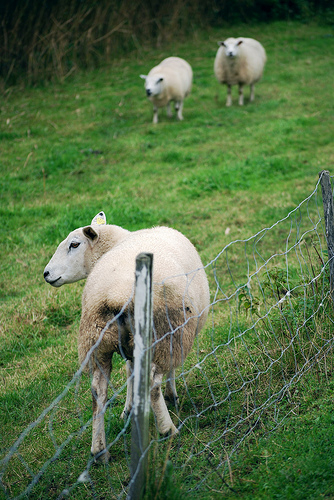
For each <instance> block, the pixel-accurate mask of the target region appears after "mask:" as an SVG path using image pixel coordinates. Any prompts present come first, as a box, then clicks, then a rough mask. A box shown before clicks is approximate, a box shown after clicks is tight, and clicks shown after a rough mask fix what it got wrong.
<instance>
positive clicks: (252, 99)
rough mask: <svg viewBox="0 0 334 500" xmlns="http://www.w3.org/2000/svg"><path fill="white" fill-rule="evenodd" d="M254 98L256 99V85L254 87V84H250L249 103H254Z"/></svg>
mask: <svg viewBox="0 0 334 500" xmlns="http://www.w3.org/2000/svg"><path fill="white" fill-rule="evenodd" d="M254 97H255V85H254V83H251V84H250V98H249V101H250V102H253V101H254Z"/></svg>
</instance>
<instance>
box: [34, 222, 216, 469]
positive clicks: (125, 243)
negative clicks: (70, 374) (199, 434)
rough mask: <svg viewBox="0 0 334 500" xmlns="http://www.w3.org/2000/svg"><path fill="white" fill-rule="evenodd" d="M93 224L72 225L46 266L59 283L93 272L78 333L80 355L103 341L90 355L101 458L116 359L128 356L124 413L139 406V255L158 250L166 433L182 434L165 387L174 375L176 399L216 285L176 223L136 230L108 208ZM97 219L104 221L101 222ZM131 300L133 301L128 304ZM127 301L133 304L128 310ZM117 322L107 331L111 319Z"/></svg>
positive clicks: (155, 387)
mask: <svg viewBox="0 0 334 500" xmlns="http://www.w3.org/2000/svg"><path fill="white" fill-rule="evenodd" d="M97 217H98V220H97V219H96V217H95V218H94V219H93V221H92V224H91V225H90V226H87V227H83V228H79V229H76V230H75V231H72V232H71V233H70V234H69V235H68V237H67V238H66V239H65V240H64V241H63V242H61V243H60V245H59V246H58V248H57V250H56V252H55V254H54V255H53V257H52V258H51V260H50V262H49V263H48V265H47V266H46V267H45V270H44V278H45V280H46V281H47V282H48V283H49V284H50V285H52V286H55V287H59V286H62V285H63V284H66V283H73V282H75V281H78V280H80V279H83V278H86V277H87V282H86V285H85V288H84V291H83V296H82V315H81V322H80V329H79V338H78V351H79V361H80V363H82V362H83V361H84V360H85V358H86V356H87V353H88V352H89V351H90V349H91V348H92V347H93V346H94V345H95V344H96V343H97V341H98V340H100V341H99V343H98V345H97V347H96V348H95V350H94V351H93V354H92V355H91V357H90V368H91V370H92V375H93V380H92V398H93V437H92V447H91V452H92V454H93V455H94V456H95V457H96V460H99V461H102V462H105V461H107V460H108V459H109V452H108V451H107V448H106V438H105V429H104V412H105V409H106V403H107V391H108V383H109V378H110V373H111V368H112V357H113V354H114V353H115V352H116V353H118V354H121V355H122V356H123V357H124V358H126V359H127V374H128V386H127V398H126V403H125V408H124V411H123V413H122V416H123V417H124V416H126V415H127V414H128V413H129V412H130V410H131V407H132V384H133V382H132V377H131V378H130V375H131V373H132V368H133V365H132V363H133V331H132V325H133V324H134V319H133V311H134V307H133V293H134V283H135V259H136V257H137V255H138V254H139V253H141V252H149V253H153V254H154V257H153V325H154V339H155V344H154V352H153V354H152V367H151V405H152V409H153V411H154V413H155V416H156V421H157V426H158V430H159V432H160V433H161V434H166V433H168V432H171V433H172V434H173V433H176V432H178V431H177V429H176V427H175V425H174V424H173V422H172V420H171V417H170V415H169V412H168V410H167V407H166V403H165V400H164V398H163V396H162V392H161V383H162V378H163V375H164V374H167V383H166V391H165V397H166V399H169V400H171V401H172V402H173V401H176V400H177V398H178V396H177V392H176V387H175V368H176V367H177V366H180V365H181V364H182V363H183V362H184V360H185V358H186V356H187V355H188V353H189V352H190V350H191V348H192V345H193V342H194V339H195V336H196V334H198V333H199V332H200V330H201V329H202V328H203V326H204V323H205V321H206V318H207V315H208V307H209V302H210V300H209V287H208V281H207V277H206V274H205V271H204V269H203V266H202V262H201V259H200V257H199V255H198V253H197V251H196V249H195V247H194V246H193V245H192V243H190V241H189V240H188V239H187V238H186V237H185V236H183V234H181V233H180V232H178V231H176V230H174V229H171V228H168V227H154V228H152V229H142V230H140V231H134V232H130V231H127V230H126V229H123V228H121V227H119V226H114V225H107V224H105V216H104V214H103V212H101V213H100V214H98V216H97ZM97 222H102V223H100V224H98V223H97ZM127 304H128V305H127ZM124 306H126V308H125V309H124ZM113 318H116V320H115V321H113V322H112V323H111V324H110V326H109V327H108V329H107V330H106V331H105V333H104V335H103V336H102V339H100V336H101V332H102V330H103V329H104V327H105V325H106V323H107V322H108V321H109V320H112V319H113Z"/></svg>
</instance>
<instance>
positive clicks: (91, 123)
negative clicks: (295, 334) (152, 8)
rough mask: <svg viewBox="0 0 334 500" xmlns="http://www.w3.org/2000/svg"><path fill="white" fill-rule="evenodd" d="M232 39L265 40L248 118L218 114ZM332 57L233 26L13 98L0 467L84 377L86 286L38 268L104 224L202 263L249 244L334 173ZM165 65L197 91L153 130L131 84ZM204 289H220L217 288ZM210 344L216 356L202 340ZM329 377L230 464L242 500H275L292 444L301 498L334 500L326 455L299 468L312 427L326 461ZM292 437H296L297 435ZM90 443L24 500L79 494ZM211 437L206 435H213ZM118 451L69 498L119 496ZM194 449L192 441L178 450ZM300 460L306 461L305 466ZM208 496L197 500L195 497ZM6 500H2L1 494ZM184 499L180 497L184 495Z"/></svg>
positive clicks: (72, 402) (49, 444)
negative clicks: (186, 68) (325, 173)
mask: <svg viewBox="0 0 334 500" xmlns="http://www.w3.org/2000/svg"><path fill="white" fill-rule="evenodd" d="M230 35H235V36H239V35H244V36H250V37H254V38H256V39H258V40H260V41H261V43H262V44H263V45H264V47H265V48H266V51H267V56H268V63H267V66H266V69H265V74H264V78H263V80H262V81H261V82H260V83H259V84H258V85H257V87H256V95H255V102H254V103H252V104H249V102H248V95H249V94H248V89H246V91H245V101H246V102H245V106H244V107H239V106H238V105H237V92H236V89H235V88H234V93H233V101H234V102H233V106H232V107H231V108H226V107H225V99H226V89H225V88H223V87H221V86H219V85H218V83H217V82H216V80H215V78H214V76H213V60H214V57H215V53H216V49H217V41H218V40H221V39H225V38H227V36H230ZM333 50H334V32H333V30H332V29H330V28H328V27H321V26H317V25H313V24H308V25H304V24H298V23H276V24H270V25H261V26H239V27H235V28H234V30H233V33H231V32H229V31H228V30H227V29H224V30H218V29H217V30H209V31H206V32H196V33H194V35H193V36H192V37H191V38H190V39H189V40H187V41H186V42H177V41H175V42H170V43H169V44H166V45H165V46H163V47H161V48H159V49H150V50H149V49H147V48H142V49H141V51H140V56H138V58H136V59H130V58H129V59H126V58H124V59H123V60H119V61H118V62H117V63H115V64H113V65H112V66H110V67H107V68H105V69H101V70H98V71H97V70H96V71H93V72H89V73H86V74H84V73H81V74H80V75H79V76H76V77H74V78H73V79H68V80H67V81H66V82H65V83H64V84H55V85H51V84H50V85H49V86H43V87H34V88H28V89H27V88H25V89H24V88H18V87H11V88H8V89H7V91H6V92H5V93H4V95H3V98H2V104H1V109H0V139H1V161H0V169H1V176H0V183H1V190H0V217H1V224H0V234H1V242H2V244H1V247H0V259H1V276H0V300H1V303H0V304H1V305H0V307H1V322H0V335H1V356H0V372H1V379H2V381H3V382H2V386H1V390H0V419H1V422H2V428H1V430H0V439H1V441H0V446H1V455H2V456H5V454H6V452H7V451H8V449H9V448H10V446H11V445H13V443H14V442H15V441H16V439H17V438H18V437H19V436H20V433H21V432H22V431H23V430H24V429H26V428H27V426H28V425H29V424H30V423H31V422H33V421H34V420H35V419H37V418H38V416H39V415H40V414H41V413H42V411H43V410H44V409H45V408H47V407H48V406H49V405H50V403H51V402H52V401H53V400H54V399H55V398H56V397H57V396H58V395H59V394H61V393H62V391H63V390H64V388H65V387H66V386H67V384H68V383H69V382H70V381H71V380H72V377H73V375H74V373H75V372H76V370H77V369H78V363H77V352H76V336H77V331H78V326H79V320H80V300H81V292H82V289H83V286H84V283H83V282H79V283H76V284H73V285H71V286H68V287H63V288H61V289H59V290H55V289H51V288H50V287H49V286H48V285H46V283H45V282H44V280H43V269H44V266H45V265H46V264H47V262H48V260H49V259H50V257H51V256H52V254H53V252H54V250H55V248H56V246H57V244H58V243H59V242H60V241H61V240H62V239H64V238H65V237H66V236H67V234H68V232H69V231H70V230H72V229H74V228H76V227H79V226H83V225H86V224H89V223H90V221H91V219H92V218H93V216H94V215H95V214H96V213H97V212H98V211H100V210H104V212H105V213H106V215H107V219H108V222H110V223H114V224H118V225H120V226H124V227H126V228H127V229H130V230H136V229H140V228H144V227H149V226H152V225H158V224H159V225H169V226H172V227H175V228H176V229H179V230H180V231H182V232H183V233H184V234H185V235H187V236H188V237H189V238H190V240H191V241H192V242H193V243H194V244H195V246H196V247H197V248H198V250H199V252H200V255H201V257H202V260H203V263H205V264H206V263H208V262H210V261H211V260H212V259H214V258H215V257H216V255H217V254H218V252H220V251H221V250H222V249H223V248H224V246H225V245H227V244H228V243H229V242H231V241H234V240H237V239H245V238H248V237H249V236H251V235H252V234H254V233H256V232H258V231H259V230H260V229H262V228H263V227H267V226H270V225H272V224H273V223H275V222H276V221H277V220H279V219H281V218H283V217H284V216H285V215H286V214H287V213H288V212H289V211H290V210H292V209H293V208H294V207H295V206H296V205H298V204H299V203H300V202H301V201H302V200H303V199H304V198H305V197H306V196H308V195H309V194H310V192H311V191H312V190H313V189H314V186H315V184H316V182H317V179H318V173H319V171H321V170H323V169H329V170H331V165H332V163H333V160H334V152H333V128H334V127H333V117H334V104H333V77H334V69H333V64H332V61H333V57H332V54H333ZM169 55H178V56H180V57H184V58H186V59H187V60H188V61H189V62H190V64H191V65H192V67H193V70H194V85H193V90H192V93H191V95H190V96H189V98H188V99H187V100H186V101H185V105H184V113H183V115H184V121H183V122H176V120H175V117H173V118H171V119H169V118H167V117H166V114H165V111H163V112H160V118H159V124H158V125H156V126H154V125H153V124H152V106H151V105H150V103H149V102H148V101H147V100H146V98H145V93H144V88H143V81H142V80H140V79H139V74H141V73H147V72H148V71H149V69H150V68H151V67H152V66H153V65H155V64H156V63H158V62H159V61H160V60H161V59H162V58H164V57H167V56H169ZM227 229H228V230H227ZM279 236H283V238H284V237H285V238H286V237H287V234H285V235H277V238H279ZM278 244H279V243H278V239H277V241H272V246H273V250H275V248H276V246H278ZM210 285H211V288H212V291H214V282H213V277H212V276H210ZM222 326H223V325H222ZM327 333H328V332H327ZM206 335H207V343H208V344H210V327H208V329H207V332H206ZM328 367H329V368H328V370H329V371H327V372H326V376H322V375H321V376H320V378H318V379H316V380H315V379H314V374H313V372H312V373H311V375H309V378H308V379H307V381H305V383H304V384H305V386H304V389H303V388H301V389H300V391H301V392H302V394H303V395H302V396H301V398H302V401H303V404H302V405H301V409H300V416H299V417H298V419H299V420H298V421H297V423H292V424H291V428H290V427H289V424H288V423H286V426H287V427H285V428H284V430H282V429H281V430H279V431H278V433H277V435H276V434H275V433H273V434H272V435H271V436H272V437H271V438H270V440H269V441H268V442H264V443H263V441H261V440H259V442H256V438H255V441H254V440H253V441H252V442H250V444H249V445H245V446H246V448H245V450H243V451H242V452H241V453H240V455H238V458H236V459H235V460H236V463H235V464H232V466H231V467H232V469H231V470H232V472H231V474H232V476H231V477H232V480H234V487H233V489H234V490H235V491H237V492H238V494H239V495H241V493H242V494H244V495H245V498H246V497H247V494H249V495H250V496H249V498H280V493H279V492H277V491H278V488H279V487H278V486H277V485H278V484H279V483H278V482H277V481H278V479H277V474H276V472H275V470H274V472H272V469H271V466H272V464H273V463H274V464H275V467H276V466H277V470H280V471H281V470H283V466H282V468H281V465H279V464H282V463H283V462H284V461H285V460H286V455H284V453H283V455H284V456H283V455H282V454H280V453H279V450H283V449H284V447H285V446H289V444H290V445H291V443H292V442H293V441H292V438H291V440H290V441H289V443H287V444H286V441H285V440H286V439H287V436H289V435H294V436H295V439H296V443H295V445H294V446H293V449H289V450H288V451H287V452H286V453H287V454H289V456H290V455H291V461H289V464H295V465H294V466H293V471H294V472H291V468H290V469H289V467H288V466H287V467H286V469H284V470H286V471H287V475H286V476H285V477H286V478H287V479H286V480H287V481H289V482H291V484H292V485H297V480H298V481H299V478H300V477H303V478H304V483H305V484H307V485H311V483H312V485H313V486H312V488H313V489H312V495H313V496H309V498H319V497H320V496H321V495H322V494H323V493H326V494H327V496H328V497H330V498H331V495H332V496H334V490H333V485H332V484H331V478H330V477H329V475H328V474H327V472H326V471H328V470H330V467H332V463H333V462H332V460H333V452H332V450H331V449H330V447H328V448H325V449H326V450H327V451H326V457H324V460H323V462H320V458H319V461H318V462H316V465H315V462H314V461H312V460H309V459H308V458H307V457H309V456H310V453H311V451H310V450H311V449H312V446H313V442H312V441H311V437H310V438H309V437H308V440H307V442H306V440H305V435H306V433H307V435H309V432H308V429H309V428H310V426H311V427H312V436H313V437H314V442H317V443H318V444H317V445H316V446H317V448H316V449H319V450H320V449H321V447H322V446H323V445H322V444H321V443H322V440H321V432H323V431H322V430H321V429H322V428H325V429H326V428H327V426H328V429H329V430H328V432H329V433H330V432H332V431H331V430H330V429H331V428H332V427H331V426H330V423H332V420H331V419H332V415H333V413H331V412H332V409H331V408H332V406H331V405H330V404H328V401H329V400H331V401H332V399H331V398H332V396H331V392H330V390H331V388H332V385H330V384H332V382H331V378H330V377H331V374H332V373H333V371H332V358H331V359H328ZM114 373H115V379H114V384H115V387H116V389H117V390H118V389H119V388H120V387H121V386H122V384H123V383H124V382H125V373H124V368H123V362H122V360H120V359H118V360H116V359H115V364H114ZM89 387H90V382H89V377H84V378H83V379H82V380H81V381H80V385H79V384H78V386H76V385H75V384H74V385H73V386H72V387H71V388H70V389H69V392H68V394H67V396H66V397H65V398H64V399H63V400H62V401H61V403H60V404H59V405H58V406H57V409H55V410H53V411H52V412H51V413H50V414H49V415H48V416H47V417H46V418H45V419H43V420H42V422H41V425H39V426H38V427H36V429H34V430H33V431H32V432H31V433H30V434H29V438H28V439H27V440H25V441H24V443H23V445H22V447H21V448H20V453H21V459H20V457H16V458H14V459H13V461H12V466H11V468H10V470H9V471H8V470H7V472H6V474H5V476H4V477H3V478H2V481H3V484H4V485H5V487H6V488H7V493H6V494H7V497H9V498H12V497H14V496H15V495H18V494H19V493H20V492H21V491H23V488H24V485H27V484H28V483H29V481H30V479H29V473H28V472H27V468H26V467H25V465H24V464H23V463H24V461H29V467H30V469H31V473H32V474H36V473H37V471H38V470H39V468H40V467H41V466H42V464H43V463H45V461H46V460H47V459H48V458H49V457H50V456H52V453H54V451H55V442H57V443H58V445H59V444H60V443H61V442H63V441H64V440H65V439H66V438H67V437H68V435H69V434H70V433H72V432H73V433H74V432H77V431H78V429H79V428H80V425H82V423H83V422H86V421H88V420H89V418H90V417H91V402H90V388H89ZM320 387H321V390H320ZM303 391H304V392H303ZM122 398H123V399H124V391H123V394H122V396H121V397H119V398H117V399H116V400H115V402H114V403H115V405H114V407H113V408H111V409H110V413H109V416H108V418H109V420H108V422H109V424H108V432H109V437H110V440H112V439H114V438H115V436H116V435H117V433H119V432H121V431H122V428H123V424H122V422H119V419H115V418H111V417H112V415H113V412H115V414H116V415H119V414H120V412H121V408H122V404H123V399H122ZM185 405H186V403H185ZM78 406H79V407H80V412H78ZM310 407H312V411H311V412H310ZM185 408H187V407H186V406H185ZM318 418H320V420H317V419H318ZM312 419H313V420H312ZM310 422H311V423H310ZM322 424H323V425H322ZM301 425H303V426H304V427H303V428H305V432H299V430H298V429H299V426H301ZM331 425H332V424H331ZM294 429H297V430H296V431H295V430H294ZM318 430H319V432H317V431H318ZM285 431H286V433H285ZM90 432H91V429H90V427H88V429H87V430H83V431H82V432H81V433H80V434H79V435H78V436H77V437H76V438H75V440H74V444H73V441H72V443H71V444H70V445H69V446H68V447H67V448H66V450H65V451H64V453H63V455H62V457H65V458H63V459H62V460H59V461H56V462H55V464H53V466H52V467H51V469H50V468H47V470H46V472H45V474H44V476H43V481H42V482H41V483H40V486H37V489H35V490H34V493H33V498H58V497H59V495H60V492H61V491H62V489H63V488H65V487H69V485H71V484H74V483H75V481H76V480H77V478H78V476H79V474H80V473H81V472H82V463H83V461H84V463H86V462H87V460H88V459H89V446H90V445H89V442H90ZM207 432H208V434H210V432H211V433H212V432H213V431H212V428H209V429H208V431H207ZM203 438H204V435H203ZM123 439H124V443H125V444H126V443H127V439H128V438H127V435H125V437H124V438H123V437H122V439H121V440H120V441H119V442H118V445H117V446H116V447H115V451H114V455H113V459H114V462H113V463H112V465H110V467H109V468H106V470H103V471H102V470H101V469H99V470H95V469H94V470H92V477H93V479H92V482H90V483H82V484H80V485H79V486H78V487H77V488H76V489H74V490H73V491H72V493H71V498H75V499H79V498H103V495H104V494H107V493H106V492H109V491H110V489H112V491H114V493H115V495H117V494H119V493H120V491H121V489H122V484H123V482H124V481H126V478H127V476H128V470H127V463H126V460H125V458H124V456H125V455H126V453H124V443H123ZM187 439H189V441H187ZM191 439H192V438H191V436H188V437H185V440H186V441H185V442H186V443H187V445H188V444H189V443H191V442H192V441H191ZM201 439H202V437H201ZM277 440H279V444H278V445H277V446H276V445H275V443H276V442H277ZM307 443H309V444H307ZM304 444H305V446H304ZM187 445H186V447H187ZM247 446H248V447H247ZM257 447H259V448H257ZM265 450H267V451H265ZM299 450H302V451H301V452H300V453H302V454H303V455H304V456H305V457H306V458H305V461H301V462H299ZM167 452H168V450H167V451H166V450H165V449H164V448H163V449H160V448H157V449H156V450H154V452H152V453H155V454H156V457H158V458H157V463H159V464H160V463H161V464H163V463H164V457H165V455H166V453H167ZM175 453H176V454H177V452H175ZM192 453H195V451H194V450H192ZM265 453H267V454H268V458H267V459H266V458H263V457H265V456H267V455H265ZM255 455H257V456H260V457H262V458H261V459H259V460H257V461H253V462H252V460H251V459H250V458H249V457H250V456H252V457H254V456H255ZM22 457H23V458H22ZM271 457H274V459H273V460H272V459H271ZM330 457H331V458H330ZM330 461H331V462H330ZM316 466H317V467H318V466H319V468H321V470H323V471H324V472H323V482H322V483H316V484H315V485H314V484H313V482H312V478H311V476H312V474H313V473H315V467H316ZM162 467H163V466H162ZM191 467H196V469H195V471H193V473H194V476H196V475H197V476H198V478H201V474H202V470H203V469H205V468H207V467H209V465H208V462H205V461H204V463H202V462H201V461H200V460H199V461H198V463H196V466H195V465H194V464H193V463H192V465H191ZM197 467H198V469H197ZM303 467H307V470H304V469H303ZM298 470H301V471H302V472H301V473H300V474H302V476H301V475H300V474H299V473H298ZM159 471H160V469H159ZM264 471H265V472H264ZM296 471H297V472H296ZM179 472H180V471H178V470H177V469H175V470H174V476H175V481H174V480H173V483H174V482H175V483H177V480H178V477H179V478H180V481H181V482H182V481H183V479H182V474H184V473H185V472H184V471H182V472H180V475H179ZM159 474H160V472H159ZM252 474H253V475H252ZM264 474H265V477H266V483H265V485H264V483H263V481H264V480H263V477H264ZM61 478H63V479H61ZM64 478H65V479H64ZM246 479H247V481H249V482H248V483H247V482H246ZM283 479H284V478H283ZM226 480H228V477H226ZM237 480H238V481H239V486H238V487H236V483H235V481H237ZM243 481H244V482H243ZM232 482H233V481H231V482H230V481H229V484H232ZM245 484H246V485H247V488H245ZM180 487H181V486H180ZM203 488H204V491H206V494H207V495H208V496H207V498H219V497H220V495H221V493H219V492H220V491H222V492H224V494H228V492H229V494H230V495H233V494H234V492H233V491H231V490H229V489H228V488H227V487H226V485H225V484H224V483H222V480H221V477H220V475H219V474H217V475H216V483H215V481H214V480H213V482H212V481H211V484H210V488H207V487H206V485H203ZM203 488H202V490H200V491H199V492H198V495H199V497H198V498H204V496H203V495H204V492H203ZM292 488H294V486H292ZM310 488H311V486H310ZM166 491H167V490H166ZM215 491H216V492H217V493H215ZM291 491H292V492H290V493H286V495H285V496H284V495H283V494H282V495H283V496H281V498H294V499H295V498H305V496H304V497H303V494H304V495H306V493H305V490H301V493H300V496H298V495H297V494H295V496H293V491H296V490H295V489H292V490H291ZM175 494H176V495H177V489H176V493H175ZM1 495H5V493H4V492H3V493H2V492H1V489H0V498H2V497H1ZM182 495H183V497H182V498H185V495H186V493H185V492H184V493H182ZM193 495H194V493H193ZM275 495H276V496H275ZM289 495H290V496H289ZM175 498H177V496H176V497H175Z"/></svg>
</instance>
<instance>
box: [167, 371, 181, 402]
mask: <svg viewBox="0 0 334 500" xmlns="http://www.w3.org/2000/svg"><path fill="white" fill-rule="evenodd" d="M164 396H165V400H166V401H167V402H168V403H172V404H174V405H175V406H176V405H177V403H178V402H179V396H178V395H177V391H176V385H175V369H174V368H171V370H170V371H169V373H168V374H167V378H166V389H165V395H164Z"/></svg>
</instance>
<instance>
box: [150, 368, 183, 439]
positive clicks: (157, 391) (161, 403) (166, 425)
mask: <svg viewBox="0 0 334 500" xmlns="http://www.w3.org/2000/svg"><path fill="white" fill-rule="evenodd" d="M162 376H163V375H162V373H157V371H156V365H155V364H154V363H152V369H151V406H152V410H153V412H154V414H155V417H156V419H157V425H158V431H159V432H160V434H163V435H165V434H167V433H168V432H171V434H176V433H177V432H178V430H177V428H176V427H175V425H174V424H173V422H172V419H171V418H170V414H169V412H168V409H167V406H166V402H165V400H164V398H163V395H162V392H161V384H162Z"/></svg>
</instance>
